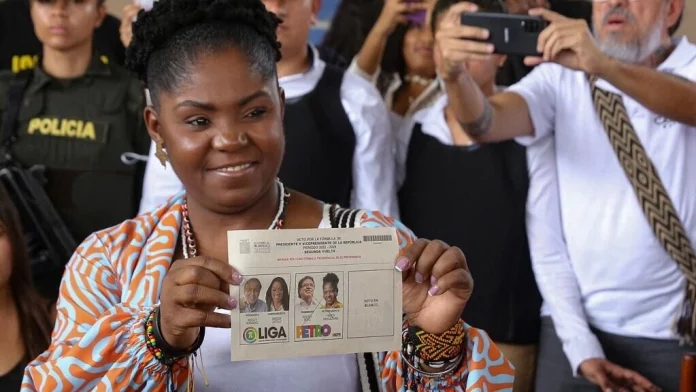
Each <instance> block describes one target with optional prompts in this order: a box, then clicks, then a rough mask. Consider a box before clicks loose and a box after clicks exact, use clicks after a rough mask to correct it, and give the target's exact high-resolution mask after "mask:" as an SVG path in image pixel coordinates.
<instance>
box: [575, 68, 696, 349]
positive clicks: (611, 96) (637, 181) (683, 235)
mask: <svg viewBox="0 0 696 392" xmlns="http://www.w3.org/2000/svg"><path fill="white" fill-rule="evenodd" d="M588 79H589V82H590V89H591V91H592V101H593V103H594V106H595V110H596V111H597V114H598V115H599V118H600V120H601V122H602V125H603V126H604V130H605V131H606V134H607V136H608V138H609V141H610V143H611V146H612V147H613V149H614V152H615V153H616V156H617V158H618V160H619V163H620V164H621V166H622V167H623V169H624V172H625V173H626V176H627V177H628V180H629V181H630V183H631V186H632V187H633V190H634V192H635V195H636V198H637V199H638V202H639V204H640V206H641V208H642V210H643V212H644V214H645V217H646V219H647V220H648V223H649V224H650V227H651V228H652V230H653V232H654V234H655V236H656V237H657V239H658V240H659V241H660V244H661V245H662V247H663V248H664V249H665V251H666V252H667V253H668V254H669V256H670V257H671V258H672V259H674V261H675V262H676V263H677V266H678V267H679V269H680V270H681V272H682V273H683V274H684V278H686V291H685V293H684V300H683V302H682V306H681V309H680V313H679V314H678V315H675V316H676V317H675V318H676V320H677V323H676V327H677V328H676V329H677V332H678V333H679V335H680V337H681V339H682V342H686V343H690V344H693V343H694V341H696V252H694V249H693V248H692V246H691V241H690V240H689V237H688V235H687V231H686V229H685V228H684V225H683V224H682V222H681V220H680V219H679V215H678V214H677V210H676V208H675V207H674V204H673V203H672V200H671V199H670V197H669V193H668V192H667V189H666V188H665V186H664V184H663V183H662V180H661V179H660V176H659V174H658V172H657V169H655V165H653V163H652V161H651V160H650V157H649V156H648V154H647V152H646V151H645V148H644V147H643V144H642V143H641V142H640V139H639V138H638V134H636V131H635V129H634V128H633V124H632V123H631V119H630V118H629V116H628V113H627V112H626V108H625V106H624V103H623V98H622V97H621V95H619V94H615V93H612V92H609V91H605V90H603V89H601V88H599V87H597V77H596V76H588Z"/></svg>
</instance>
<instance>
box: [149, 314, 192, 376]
mask: <svg viewBox="0 0 696 392" xmlns="http://www.w3.org/2000/svg"><path fill="white" fill-rule="evenodd" d="M204 338H205V328H201V329H200V333H199V334H198V337H197V338H196V341H195V342H193V345H192V346H191V347H190V348H189V349H188V350H177V349H175V348H174V347H172V346H170V345H169V344H168V343H167V341H166V340H165V339H164V337H163V336H162V330H161V328H160V308H159V307H157V308H155V309H154V310H153V311H152V312H150V314H149V315H148V317H147V319H146V321H145V340H146V344H147V348H148V350H149V351H150V352H151V353H152V354H153V355H154V356H155V358H156V359H157V360H158V361H159V362H161V363H162V364H164V365H166V366H173V365H174V364H176V363H177V362H179V361H180V360H181V359H183V358H186V357H188V356H190V355H191V354H193V353H194V352H196V351H197V350H198V349H199V348H200V347H201V345H202V344H203V339H204Z"/></svg>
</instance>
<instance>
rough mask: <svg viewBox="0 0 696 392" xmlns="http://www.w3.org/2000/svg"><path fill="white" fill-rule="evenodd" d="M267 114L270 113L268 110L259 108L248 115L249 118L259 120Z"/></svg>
mask: <svg viewBox="0 0 696 392" xmlns="http://www.w3.org/2000/svg"><path fill="white" fill-rule="evenodd" d="M266 113H268V110H267V109H263V108H258V109H254V110H252V111H251V112H249V114H247V117H249V118H259V117H261V116H263V115H264V114H266Z"/></svg>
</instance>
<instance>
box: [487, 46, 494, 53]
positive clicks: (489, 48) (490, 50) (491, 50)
mask: <svg viewBox="0 0 696 392" xmlns="http://www.w3.org/2000/svg"><path fill="white" fill-rule="evenodd" d="M493 51H495V47H494V46H493V45H488V53H493Z"/></svg>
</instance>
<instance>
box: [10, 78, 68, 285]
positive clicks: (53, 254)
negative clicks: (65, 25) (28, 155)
mask: <svg viewBox="0 0 696 392" xmlns="http://www.w3.org/2000/svg"><path fill="white" fill-rule="evenodd" d="M32 73H33V71H31V70H28V71H24V72H21V73H19V74H17V75H16V76H15V78H14V79H13V80H12V81H11V82H10V85H9V88H8V91H7V102H6V106H5V111H4V114H3V121H2V131H3V132H2V135H3V138H2V145H1V146H0V147H1V148H0V153H1V154H2V155H0V186H1V187H3V188H4V190H5V191H6V192H7V194H9V196H10V198H11V199H12V201H13V202H14V204H15V206H16V208H17V210H18V211H19V216H20V220H21V222H22V228H23V230H24V239H25V242H26V246H27V250H28V253H29V262H30V265H31V266H30V267H31V271H32V275H33V277H34V280H35V281H41V280H42V279H41V277H42V276H43V275H46V274H56V273H62V269H63V268H64V266H65V265H66V264H67V262H68V261H69V260H70V257H71V256H72V254H73V252H75V249H76V248H77V244H76V242H75V239H74V238H73V236H72V235H71V234H70V232H69V231H68V228H67V227H66V226H65V223H64V222H63V220H62V219H61V218H60V215H58V213H57V212H56V209H55V208H54V206H53V203H51V200H50V199H49V198H48V196H47V194H46V191H45V190H44V184H45V183H46V181H45V179H44V176H43V173H44V171H45V168H44V167H43V166H33V167H31V168H29V169H27V168H24V167H22V166H21V165H20V164H19V163H18V162H16V161H15V160H14V159H13V157H12V154H11V152H10V151H11V145H12V143H13V142H14V141H15V140H16V129H17V119H18V118H19V111H20V108H21V107H22V102H23V100H24V92H25V90H26V89H27V87H28V86H29V83H30V81H31V76H32ZM38 288H39V289H40V291H44V290H41V289H42V288H41V287H38Z"/></svg>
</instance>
